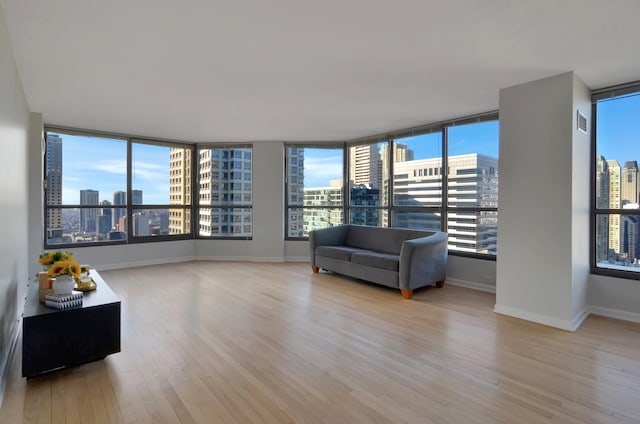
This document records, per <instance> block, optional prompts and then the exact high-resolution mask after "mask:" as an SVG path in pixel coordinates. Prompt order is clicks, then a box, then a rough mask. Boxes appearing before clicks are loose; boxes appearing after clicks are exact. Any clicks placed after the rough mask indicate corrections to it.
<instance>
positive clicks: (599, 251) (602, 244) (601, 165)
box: [596, 156, 609, 262]
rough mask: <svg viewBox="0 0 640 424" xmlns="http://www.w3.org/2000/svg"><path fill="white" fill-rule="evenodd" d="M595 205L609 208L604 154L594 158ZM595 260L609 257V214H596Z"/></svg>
mask: <svg viewBox="0 0 640 424" xmlns="http://www.w3.org/2000/svg"><path fill="white" fill-rule="evenodd" d="M596 207H597V208H600V209H608V208H609V166H608V165H607V161H606V159H605V158H604V156H598V159H597V160H596ZM596 232H597V236H596V262H602V261H606V260H607V259H609V241H608V240H609V215H607V214H601V215H596Z"/></svg>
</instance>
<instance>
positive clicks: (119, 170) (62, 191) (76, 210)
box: [44, 131, 127, 248]
mask: <svg viewBox="0 0 640 424" xmlns="http://www.w3.org/2000/svg"><path fill="white" fill-rule="evenodd" d="M45 179H46V182H47V184H46V189H45V226H44V228H45V244H46V246H47V247H51V248H55V247H57V246H60V245H68V244H79V243H84V244H95V243H98V242H109V241H113V242H118V241H121V240H126V238H127V228H126V225H125V224H124V223H126V198H127V141H126V140H125V139H118V138H108V137H98V136H94V135H87V134H80V133H71V132H61V131H47V134H46V153H45ZM118 205H122V206H121V207H117V206H118ZM123 217H125V219H124V220H123V219H122V218H123ZM121 224H122V225H121Z"/></svg>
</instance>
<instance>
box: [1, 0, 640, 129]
mask: <svg viewBox="0 0 640 424" xmlns="http://www.w3.org/2000/svg"><path fill="white" fill-rule="evenodd" d="M0 1H1V3H2V6H3V9H4V13H5V17H6V20H7V25H8V27H9V32H10V36H11V41H12V45H13V50H14V55H15V58H16V62H17V66H18V71H19V73H20V77H21V79H22V84H23V86H24V90H25V93H26V97H27V101H28V103H29V108H30V109H31V110H32V111H34V112H41V113H42V114H43V117H44V120H45V122H46V123H49V124H56V125H63V126H70V127H76V128H85V129H94V130H103V131H111V132H118V133H127V134H136V135H144V136H155V137H162V138H169V139H176V140H186V141H233V140H242V141H259V140H285V141H306V140H317V141H322V140H342V139H352V138H357V137H362V136H367V135H372V134H377V133H382V132H386V131H392V130H397V129H402V128H407V127H411V126H416V125H421V124H427V123H431V122H436V121H440V120H444V119H451V118H456V117H461V116H465V115H470V114H474V113H479V112H486V111H491V110H495V109H497V108H498V90H499V89H500V88H503V87H508V86H511V85H515V84H519V83H523V82H527V81H531V80H535V79H538V78H543V77H547V76H551V75H555V74H559V73H562V72H566V71H575V72H576V73H577V74H578V76H580V77H581V78H582V79H583V80H584V81H585V82H586V84H587V85H588V86H589V87H591V88H601V87H606V86H610V85H613V84H618V83H623V82H629V81H635V80H640V54H638V48H639V47H638V46H639V44H640V29H639V28H640V26H639V25H638V18H639V17H640V1H638V0H535V1H534V0H455V1H453V0H451V1H444V0H441V1H434V0H394V1H391V0H270V1H267V0H235V1H232V0H228V1H219V0H184V1H178V0H109V1H105V0H56V1H45V0H0Z"/></svg>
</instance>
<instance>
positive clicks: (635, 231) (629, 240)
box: [618, 203, 640, 263]
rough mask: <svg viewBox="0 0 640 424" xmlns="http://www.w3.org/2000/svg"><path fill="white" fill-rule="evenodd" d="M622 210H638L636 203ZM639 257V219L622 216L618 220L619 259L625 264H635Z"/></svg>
mask: <svg viewBox="0 0 640 424" xmlns="http://www.w3.org/2000/svg"><path fill="white" fill-rule="evenodd" d="M622 208H623V209H638V208H639V207H638V204H637V203H627V204H625V205H624V206H623V207H622ZM638 256H640V217H638V216H637V215H622V216H621V218H620V257H619V258H618V259H619V260H622V261H624V262H627V263H637V262H638Z"/></svg>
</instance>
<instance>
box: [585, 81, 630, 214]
mask: <svg viewBox="0 0 640 424" xmlns="http://www.w3.org/2000/svg"><path fill="white" fill-rule="evenodd" d="M596 107H597V113H596V117H597V123H596V129H597V132H596V175H595V178H596V207H598V208H610V209H617V208H626V207H629V208H634V209H635V208H637V207H638V203H639V198H638V197H639V196H638V193H639V190H638V187H639V186H638V184H639V181H640V180H639V179H638V160H640V149H639V148H638V144H637V143H635V142H633V141H635V140H640V124H639V122H640V121H639V120H638V118H639V117H640V93H634V94H631V95H628V96H623V97H616V98H613V99H608V100H603V101H599V102H598V103H597V106H596Z"/></svg>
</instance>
